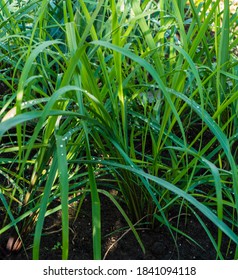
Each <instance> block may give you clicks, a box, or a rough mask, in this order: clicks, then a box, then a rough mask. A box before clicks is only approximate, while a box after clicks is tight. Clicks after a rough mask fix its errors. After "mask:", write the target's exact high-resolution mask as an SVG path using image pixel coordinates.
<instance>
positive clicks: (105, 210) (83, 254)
mask: <svg viewBox="0 0 238 280" xmlns="http://www.w3.org/2000/svg"><path fill="white" fill-rule="evenodd" d="M101 201H103V203H102V256H103V257H104V258H105V259H106V260H178V259H179V260H195V259H196V260H215V259H216V251H215V249H214V247H213V245H212V243H211V241H210V239H209V237H208V236H207V234H206V233H205V231H204V229H203V228H202V226H201V225H200V223H199V222H198V220H197V219H196V217H195V216H194V215H192V214H189V213H187V212H186V213H185V212H184V213H182V214H181V215H180V222H179V229H180V230H181V231H183V232H184V233H186V234H187V235H188V236H190V237H191V238H193V239H194V240H195V241H196V242H197V243H198V244H199V246H198V245H197V244H195V243H194V242H192V241H191V240H190V239H189V238H188V237H186V236H183V235H181V234H177V236H176V234H175V233H174V235H175V238H176V244H177V247H176V246H175V242H174V240H173V238H172V236H171V233H170V232H169V231H168V229H167V228H166V227H165V226H161V225H156V226H155V228H154V229H148V228H142V227H141V228H138V233H139V235H140V237H141V239H142V241H143V243H144V246H145V254H144V253H143V252H142V250H141V248H140V246H139V244H138V242H137V240H136V239H135V237H134V235H133V233H132V232H131V231H129V232H128V233H126V231H127V230H128V227H126V223H125V221H124V219H123V217H122V216H121V214H120V213H119V212H118V211H117V209H116V207H115V206H114V205H113V204H112V203H111V202H110V201H109V199H108V198H106V197H101ZM70 209H71V210H72V208H70ZM200 217H202V215H200ZM0 219H1V216H0ZM202 219H203V221H204V223H206V225H207V226H208V228H209V230H210V231H211V233H212V234H213V236H214V237H216V235H217V229H216V227H215V226H213V225H212V224H211V223H210V222H209V221H208V220H207V219H206V218H204V217H203V218H202ZM169 220H170V222H171V224H173V225H174V226H177V221H178V211H177V209H173V210H171V212H170V214H169ZM91 235H92V227H91V204H90V198H88V199H86V200H85V202H84V203H83V206H82V209H81V212H80V215H79V216H78V218H77V219H76V221H75V222H73V220H72V221H71V223H70V247H69V259H70V260H92V259H93V253H92V239H91ZM8 237H9V236H7V235H6V234H5V235H3V236H1V239H0V244H1V247H0V248H1V250H0V259H7V260H26V259H31V258H32V241H33V237H32V235H30V234H29V235H28V236H27V237H26V238H25V239H24V247H25V249H21V250H20V251H19V252H18V253H14V254H13V253H12V254H9V253H7V252H6V250H5V249H4V246H5V244H6V240H7V239H8ZM228 242H229V239H228V238H226V237H225V236H224V242H223V246H224V248H223V250H222V252H223V257H224V258H225V259H233V258H234V250H235V248H234V245H232V246H231V247H229V250H228V251H227V245H228ZM60 246H61V227H60V212H58V213H57V214H56V215H54V217H53V215H52V216H50V217H47V218H46V220H45V227H44V235H43V236H42V242H41V255H40V259H42V260H59V259H61V247H60Z"/></svg>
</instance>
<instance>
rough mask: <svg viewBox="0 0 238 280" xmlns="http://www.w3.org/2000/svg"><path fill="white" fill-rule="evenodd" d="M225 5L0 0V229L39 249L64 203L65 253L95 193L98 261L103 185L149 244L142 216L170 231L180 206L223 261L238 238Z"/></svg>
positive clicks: (235, 130)
mask: <svg viewBox="0 0 238 280" xmlns="http://www.w3.org/2000/svg"><path fill="white" fill-rule="evenodd" d="M188 2H189V3H188ZM220 2H221V1H218V0H217V1H212V0H208V1H204V3H203V2H201V1H200V3H199V4H198V3H196V1H193V0H190V1H186V0H181V1H178V0H169V1H164V0H160V1H152V0H144V1H137V0H117V1H116V0H106V1H105V0H103V1H102V0H98V1H89V0H84V1H83V0H78V1H70V0H65V1H62V0H58V1H57V0H55V1H54V0H42V1H39V0H29V1H28V0H24V1H17V0H0V27H1V28H0V71H1V72H0V83H1V97H0V119H1V123H0V139H1V140H0V141H1V142H0V176H1V177H0V179H1V181H0V198H1V204H0V209H1V211H3V212H4V213H5V219H3V220H2V221H0V222H1V226H0V234H3V233H6V232H8V231H10V229H11V228H15V230H16V232H17V233H18V235H19V236H18V237H19V239H20V240H21V239H22V241H23V243H24V235H26V234H28V233H30V232H33V233H34V244H33V258H34V259H38V258H39V254H40V241H41V234H42V230H43V225H44V218H45V217H46V216H47V215H53V214H54V213H55V212H56V211H59V210H61V211H62V258H63V259H67V258H68V244H69V215H68V205H69V204H73V203H74V204H76V203H77V211H76V213H75V215H80V207H81V205H82V203H83V201H84V199H85V197H86V196H88V195H90V196H91V201H92V225H93V232H92V240H93V252H94V258H95V259H100V258H101V217H100V207H101V205H102V204H103V199H101V200H100V199H99V194H100V197H102V196H107V197H109V198H110V199H111V200H112V201H113V203H115V205H116V206H117V208H118V209H119V211H120V212H121V215H122V216H123V217H124V218H125V219H126V221H127V223H128V226H129V227H130V228H131V230H132V231H133V232H134V234H135V236H136V238H137V240H138V242H139V243H140V244H141V247H142V248H143V244H142V243H141V240H140V238H139V235H138V233H137V231H136V225H138V223H141V224H144V225H145V224H146V225H147V226H148V227H153V224H154V223H157V222H159V223H160V224H163V225H166V226H167V227H168V228H169V229H170V232H171V235H173V236H174V235H175V233H176V228H174V227H172V226H171V225H170V222H169V220H168V217H167V214H168V211H169V209H171V208H172V207H174V206H178V207H179V209H180V211H182V209H187V210H186V211H188V212H189V211H192V212H194V213H195V215H196V216H197V219H198V220H199V222H200V223H201V224H202V226H203V228H204V230H205V231H206V232H207V235H208V236H209V238H210V240H211V243H212V244H213V246H214V247H215V248H216V251H217V258H218V259H223V258H224V257H225V256H224V255H223V254H222V252H221V246H222V243H223V238H224V235H226V236H228V237H229V238H230V240H231V242H230V245H231V244H237V245H238V237H237V228H238V220H237V214H238V148H237V143H238V141H237V137H238V118H237V113H238V76H237V73H238V63H237V62H238V60H237V57H236V55H235V53H236V50H235V47H236V45H237V41H238V39H237V23H238V17H237V14H236V13H235V14H231V13H230V12H229V1H228V0H227V1H226V0H224V9H221V8H220V7H219V3H220ZM111 189H116V190H117V191H118V194H117V196H113V195H112V194H111V191H110V190H111ZM101 195H102V196H101ZM59 201H60V203H58V202H59ZM54 202H56V203H54ZM201 213H202V214H204V215H205V216H206V217H207V218H208V219H210V220H211V222H212V223H214V224H215V225H216V226H217V228H218V234H217V236H213V235H212V234H211V233H210V231H209V229H208V227H207V225H206V224H205V223H204V222H203V220H202V218H201ZM178 214H179V213H178ZM22 223H23V224H24V229H25V230H23V231H22V230H20V227H19V225H20V224H22ZM179 234H182V233H181V232H179ZM174 241H175V242H176V238H174ZM237 248H238V247H237ZM234 258H235V259H237V258H238V250H236V252H234Z"/></svg>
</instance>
